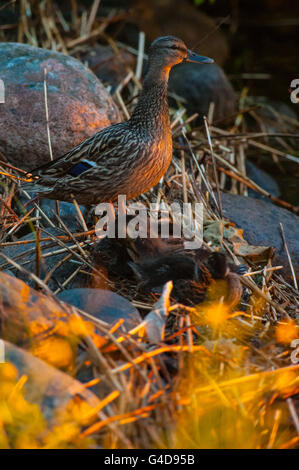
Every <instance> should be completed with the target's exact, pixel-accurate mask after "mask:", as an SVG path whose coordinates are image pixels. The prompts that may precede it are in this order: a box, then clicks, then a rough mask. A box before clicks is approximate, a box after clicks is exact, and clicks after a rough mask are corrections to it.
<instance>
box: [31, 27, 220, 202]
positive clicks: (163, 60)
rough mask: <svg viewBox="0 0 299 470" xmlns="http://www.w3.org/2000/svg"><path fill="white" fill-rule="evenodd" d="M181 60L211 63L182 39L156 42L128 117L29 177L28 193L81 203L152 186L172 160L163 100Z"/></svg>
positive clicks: (135, 193)
mask: <svg viewBox="0 0 299 470" xmlns="http://www.w3.org/2000/svg"><path fill="white" fill-rule="evenodd" d="M181 62H198V63H212V62H213V60H212V59H209V58H208V57H203V56H200V55H197V54H195V53H194V52H192V51H190V50H189V49H187V47H186V45H185V44H184V42H183V41H182V40H181V39H178V38H176V37H174V36H165V37H160V38H158V39H156V40H155V41H154V42H153V43H152V44H151V47H150V50H149V67H148V72H147V74H146V77H145V79H144V84H143V89H142V92H141V95H140V98H139V101H138V103H137V105H136V108H135V110H134V112H133V114H132V116H131V118H130V119H129V120H128V121H126V122H121V123H118V124H114V125H112V126H110V127H107V128H105V129H102V130H101V131H100V132H98V133H97V134H95V135H94V136H92V137H90V138H89V139H87V140H85V141H84V142H82V143H81V144H80V145H78V146H77V147H75V148H74V149H73V150H71V151H70V152H68V153H66V154H65V155H62V156H61V157H60V158H58V159H56V160H54V161H51V162H50V163H48V164H46V165H43V166H41V167H40V168H37V169H35V170H33V171H32V172H31V173H28V174H27V177H29V178H32V179H33V182H32V183H29V184H28V185H27V188H26V189H29V190H31V191H34V192H37V193H38V195H39V196H41V197H47V198H50V199H58V200H61V201H68V202H71V201H72V200H73V199H74V198H75V199H76V200H77V202H78V203H79V204H98V203H99V202H110V201H114V200H115V199H117V197H118V195H120V194H122V195H126V197H127V198H128V199H130V198H134V197H136V196H138V195H140V194H142V193H144V192H146V191H148V190H149V189H150V188H152V187H153V186H155V185H156V184H157V183H158V182H159V180H160V179H161V177H162V176H163V175H164V173H165V172H166V171H167V169H168V167H169V165H170V162H171V158H172V137H171V130H170V121H169V113H168V101H167V85H168V76H169V71H170V69H171V68H172V67H174V66H175V65H177V64H180V63H181Z"/></svg>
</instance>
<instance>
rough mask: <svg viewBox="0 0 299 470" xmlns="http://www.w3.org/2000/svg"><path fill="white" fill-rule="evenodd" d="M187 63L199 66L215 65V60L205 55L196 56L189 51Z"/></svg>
mask: <svg viewBox="0 0 299 470" xmlns="http://www.w3.org/2000/svg"><path fill="white" fill-rule="evenodd" d="M186 62H195V63H197V64H213V62H214V60H213V59H210V57H205V56H204V55H198V54H195V52H192V51H190V50H189V49H188V55H187V58H186Z"/></svg>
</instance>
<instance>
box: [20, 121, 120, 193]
mask: <svg viewBox="0 0 299 470" xmlns="http://www.w3.org/2000/svg"><path fill="white" fill-rule="evenodd" d="M121 124H122V125H123V124H125V123H120V124H116V125H115V126H111V127H109V128H106V129H103V130H102V131H100V132H98V133H97V134H95V135H94V136H92V137H90V138H89V139H87V140H85V141H84V142H82V143H81V144H79V145H77V147H75V148H74V149H72V150H71V151H69V152H67V153H66V154H64V155H62V156H61V157H59V158H57V159H55V160H54V161H51V162H49V163H46V164H45V165H43V166H40V167H38V168H35V169H34V170H33V171H31V172H30V173H29V174H28V176H29V175H30V176H32V177H33V178H34V179H35V181H36V183H37V185H39V184H51V182H54V181H57V179H58V178H62V177H64V176H70V177H74V178H75V177H77V176H80V175H81V174H82V173H84V172H85V171H87V170H90V169H92V168H96V167H98V166H102V164H103V163H104V161H105V160H106V159H107V158H109V156H110V155H111V156H112V155H113V154H114V153H115V151H116V152H118V149H119V148H120V147H121V145H122V141H123V138H124V129H123V128H122V126H121ZM120 126H121V128H119V127H120Z"/></svg>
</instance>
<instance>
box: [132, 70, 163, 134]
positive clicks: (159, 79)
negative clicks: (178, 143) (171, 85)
mask: <svg viewBox="0 0 299 470" xmlns="http://www.w3.org/2000/svg"><path fill="white" fill-rule="evenodd" d="M168 78H169V68H160V67H157V66H155V65H153V66H150V67H149V70H148V72H147V74H146V77H145V79H144V82H143V87H142V91H141V94H140V97H139V100H138V103H137V105H136V108H135V109H134V112H133V113H132V116H131V119H130V121H131V122H132V123H133V124H134V125H136V126H139V127H143V128H145V129H146V130H148V131H153V132H159V131H160V130H161V131H162V132H165V131H166V130H167V131H168V130H169V129H170V121H169V111H168V98H167V87H168Z"/></svg>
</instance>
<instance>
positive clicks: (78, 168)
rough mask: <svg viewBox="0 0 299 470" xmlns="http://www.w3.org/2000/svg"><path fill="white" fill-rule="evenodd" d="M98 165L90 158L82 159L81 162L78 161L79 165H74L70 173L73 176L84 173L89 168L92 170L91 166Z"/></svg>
mask: <svg viewBox="0 0 299 470" xmlns="http://www.w3.org/2000/svg"><path fill="white" fill-rule="evenodd" d="M94 166H97V165H96V163H95V162H90V161H89V160H82V161H81V162H79V163H77V165H75V166H73V167H72V168H71V169H70V170H69V171H68V173H69V174H70V175H71V176H75V177H76V176H80V175H81V174H82V173H84V172H85V171H87V170H90V168H92V167H94Z"/></svg>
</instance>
